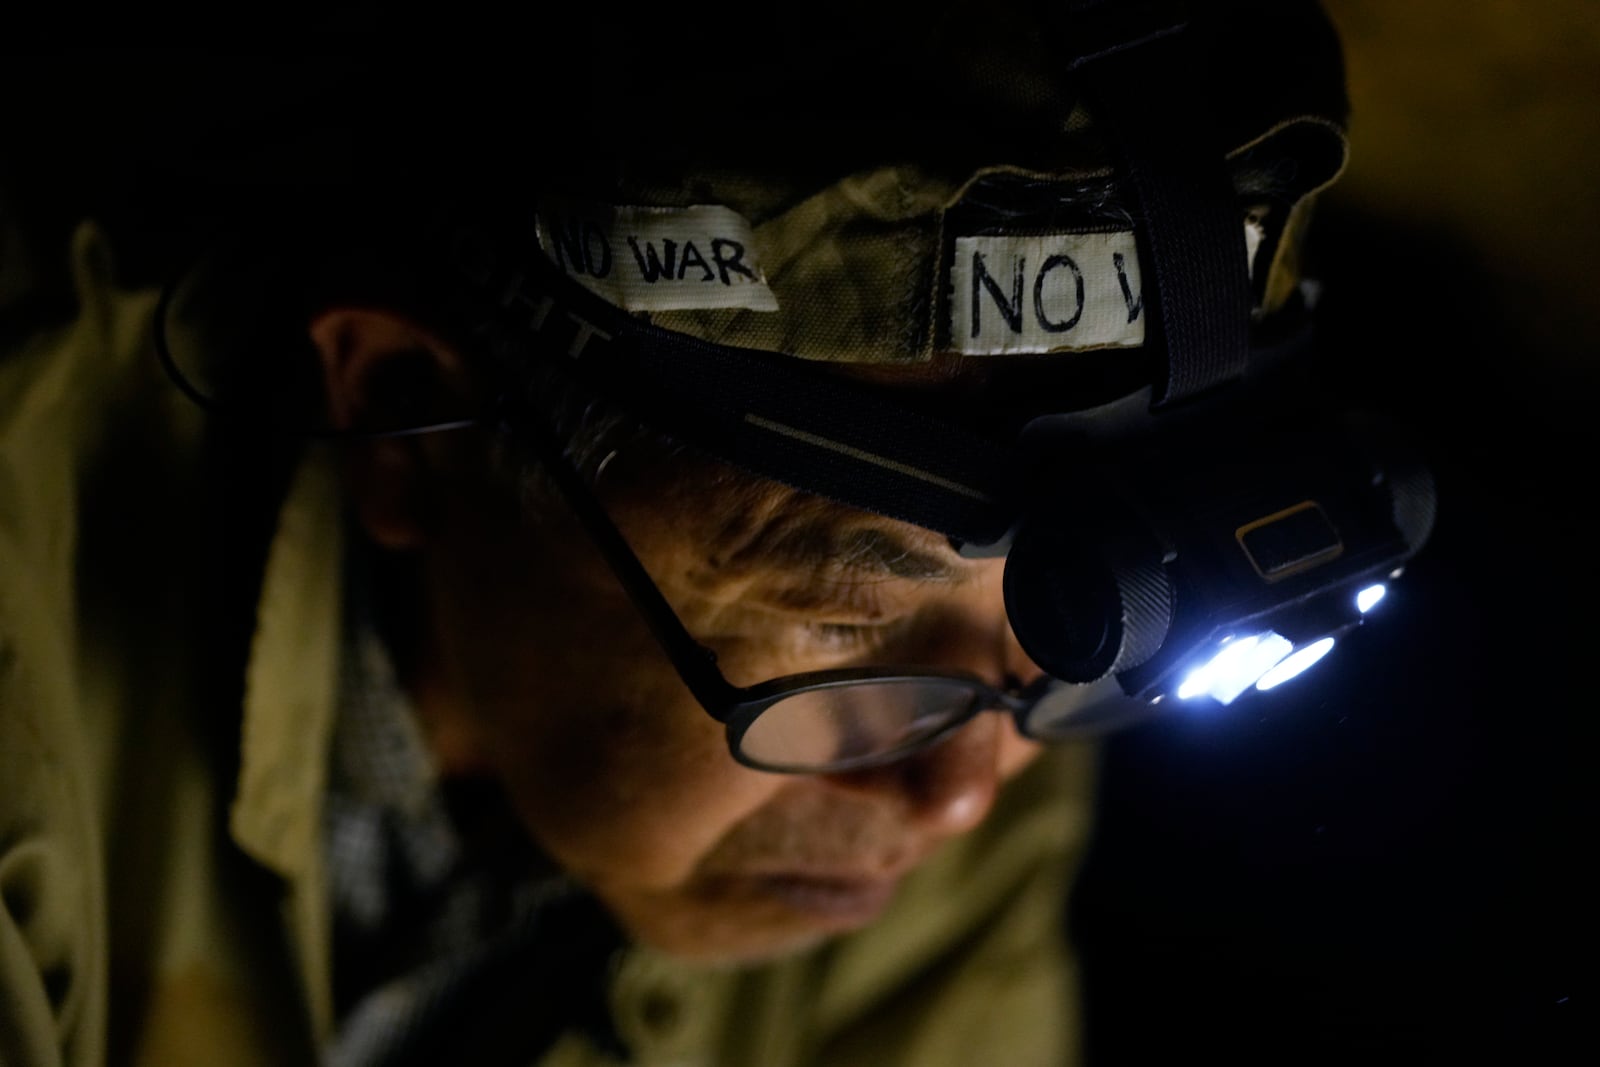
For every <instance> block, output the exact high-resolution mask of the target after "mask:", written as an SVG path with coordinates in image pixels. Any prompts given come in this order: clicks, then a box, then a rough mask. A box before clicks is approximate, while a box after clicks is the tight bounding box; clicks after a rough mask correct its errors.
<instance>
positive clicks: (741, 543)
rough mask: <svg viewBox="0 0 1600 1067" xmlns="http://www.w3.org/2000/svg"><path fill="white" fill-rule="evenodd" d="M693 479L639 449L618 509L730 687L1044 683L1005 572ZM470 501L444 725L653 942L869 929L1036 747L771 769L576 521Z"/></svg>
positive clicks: (788, 945) (973, 748)
mask: <svg viewBox="0 0 1600 1067" xmlns="http://www.w3.org/2000/svg"><path fill="white" fill-rule="evenodd" d="M687 464H688V461H685V460H682V459H678V460H659V461H648V462H635V461H634V460H632V459H631V458H630V457H629V456H628V455H626V454H624V455H623V456H620V457H618V458H617V459H616V461H615V462H613V463H612V464H611V465H610V466H609V467H608V468H607V470H606V473H605V475H604V477H603V479H602V482H601V485H600V495H601V497H602V499H603V501H604V502H605V504H606V507H607V509H608V510H609V512H610V513H611V515H612V517H613V519H614V520H615V521H616V522H617V524H618V525H619V526H620V527H621V529H622V531H623V533H624V535H625V536H626V537H627V539H628V540H629V542H630V544H631V545H632V547H633V548H634V550H635V551H636V553H637V554H638V555H639V557H640V559H641V560H642V562H643V563H644V565H645V567H646V568H647V569H648V571H649V573H650V575H651V576H652V578H653V579H654V581H655V582H656V583H657V585H658V586H659V587H660V588H661V590H662V592H663V593H664V594H665V596H666V597H667V599H668V601H669V602H670V603H671V604H672V606H673V608H674V609H675V610H676V611H677V612H678V614H679V615H680V617H681V618H682V619H683V621H684V623H685V624H686V625H687V627H688V628H689V630H690V632H691V633H692V634H694V635H695V637H697V638H698V639H699V640H700V641H702V642H703V643H705V644H706V645H708V646H709V647H711V648H712V649H714V650H715V651H716V653H717V656H718V663H719V666H720V667H721V669H722V671H723V673H724V674H725V675H726V676H727V677H728V678H729V680H730V681H732V682H734V683H736V684H740V685H744V684H751V683H754V682H758V681H763V680H765V679H768V678H772V677H776V676H779V675H784V674H789V673H793V672H797V671H805V670H814V669H819V668H827V667H838V666H847V665H857V664H861V665H869V664H883V665H888V664H896V665H899V664H906V663H913V664H919V665H927V666H935V667H941V668H947V669H958V670H966V671H970V672H973V673H976V674H978V675H980V676H982V677H985V678H988V679H990V680H992V681H996V682H998V681H1000V680H1001V679H1002V678H1003V677H1004V676H1005V675H1007V674H1010V675H1012V676H1015V677H1018V678H1022V679H1027V678H1031V677H1033V676H1035V675H1036V674H1037V669H1036V668H1034V667H1033V666H1032V665H1031V664H1030V663H1029V662H1028V661H1027V660H1026V658H1025V656H1024V655H1023V653H1022V652H1021V650H1020V649H1019V648H1018V647H1017V645H1016V642H1015V639H1014V638H1013V637H1012V635H1011V633H1010V630H1009V628H1008V627H1007V626H1006V623H1005V618H1004V611H1003V606H1002V601H1001V590H1000V579H1001V564H1000V562H999V561H994V560H989V561H969V560H963V559H961V558H959V557H958V556H957V555H956V554H955V553H954V552H952V551H951V550H950V548H949V547H948V545H947V544H946V543H945V542H944V540H943V539H942V538H940V537H938V536H936V535H933V534H930V533H928V532H927V531H924V530H919V529H917V528H916V527H912V526H908V525H906V524H903V523H896V522H893V521H890V520H886V519H882V518H879V517H876V516H872V515H868V514H865V513H862V512H858V511H853V510H849V509H846V508H843V507H840V506H838V505H835V504H832V503H829V502H826V501H822V500H820V499H818V498H816V497H813V496H809V495H806V494H802V493H799V492H796V491H794V490H791V489H788V488H786V487H783V486H780V485H778V484H776V483H771V482H756V483H753V484H752V482H751V481H749V480H733V481H729V480H726V479H723V478H720V477H719V476H718V471H719V470H721V468H718V467H716V466H715V465H711V464H706V465H704V466H701V465H699V464H698V463H696V464H694V465H692V466H691V465H687ZM451 494H452V496H451V498H450V499H449V501H448V502H447V505H446V506H444V507H442V508H440V509H439V514H440V515H441V517H442V518H441V521H440V524H439V526H438V527H437V529H436V530H434V531H433V532H432V533H431V534H430V537H429V539H428V541H427V543H426V545H425V547H424V549H423V552H424V559H425V560H426V564H425V571H426V575H427V585H426V588H427V594H426V601H427V608H426V615H427V626H428V633H429V636H430V637H431V642H430V645H431V647H432V649H433V650H434V651H433V653H432V655H431V656H430V659H431V660H432V663H431V665H430V666H429V667H428V668H427V671H426V679H427V680H426V682H425V684H423V685H422V686H421V689H420V694H419V702H420V703H421V704H422V706H423V707H424V716H425V719H427V720H428V721H429V725H430V726H432V727H433V728H434V729H435V730H437V731H439V732H440V736H451V737H454V738H456V739H457V741H456V742H452V743H451V746H452V747H453V748H454V750H455V751H457V752H458V753H460V752H465V753H467V754H468V755H467V757H466V758H465V760H462V761H458V762H461V763H463V764H466V765H470V767H471V769H472V770H473V771H476V772H480V773H484V772H486V773H489V774H492V775H493V776H494V777H496V778H497V779H498V780H499V781H500V782H501V784H502V785H503V786H504V787H505V788H506V790H507V791H508V793H509V795H510V797H511V800H512V803H513V806H514V807H515V809H516V813H517V815H518V816H519V818H520V820H521V821H522V823H523V824H524V826H525V827H526V828H527V830H528V832H529V833H530V834H531V835H532V836H533V838H534V839H535V840H536V841H537V842H538V843H539V844H540V845H541V846H542V847H543V848H544V849H545V850H546V851H547V852H548V853H549V854H550V855H551V856H552V857H553V858H554V859H555V860H556V861H557V862H558V863H559V864H560V865H561V866H562V867H563V868H565V869H566V870H567V871H569V872H570V873H572V874H573V875H574V876H576V877H577V878H578V879H580V880H581V881H583V882H585V883H586V884H588V885H589V886H590V887H592V888H593V890H594V891H595V892H596V893H597V894H598V895H599V896H600V897H601V898H602V899H603V900H604V901H605V902H606V904H607V905H608V906H609V907H610V908H611V909H612V910H613V911H614V912H615V914H616V915H617V916H618V917H619V918H620V919H621V920H622V921H623V923H624V924H625V925H626V926H627V927H628V928H629V929H630V930H631V931H632V932H633V933H634V934H635V935H636V936H638V937H639V938H640V939H642V940H644V941H646V942H648V943H650V944H653V945H655V946H657V947H659V948H662V949H665V950H667V951H670V952H674V953H678V954H681V955H685V956H693V957H698V958H707V959H719V960H725V959H750V958H760V957H765V956H769V955H772V954H775V953H778V952H782V951H785V950H789V949H793V948H797V947H802V946H804V945H807V944H810V943H813V942H815V941H816V940H818V939H820V938H822V937H825V936H827V935H830V934H835V933H839V932H842V931H845V930H848V929H851V928H854V927H856V926H859V925H861V924H863V923H865V922H867V921H869V920H871V919H872V918H873V917H874V916H875V915H876V914H877V913H878V912H879V911H880V910H881V909H882V908H883V907H884V906H885V905H886V904H887V903H888V901H889V899H890V898H891V896H892V894H893V893H894V890H895V886H896V884H897V882H898V881H899V879H900V878H901V877H902V876H904V875H905V874H906V873H907V872H908V871H910V870H911V869H912V868H913V867H915V866H916V865H917V864H918V863H919V862H921V861H922V860H923V859H925V858H926V857H927V856H928V855H929V854H930V853H931V852H932V851H933V850H934V849H936V848H937V847H938V846H939V845H940V843H941V842H943V841H945V840H947V839H948V838H950V837H951V836H953V835H955V834H959V833H961V832H963V831H965V830H968V829H970V828H971V827H973V826H974V825H976V824H977V823H978V822H980V821H981V820H982V819H983V818H984V816H985V815H986V814H987V812H988V811H989V808H990V805H991V803H992V802H993V799H994V796H995V790H996V788H997V787H998V786H999V784H1000V783H1001V782H1002V781H1004V779H1006V778H1007V777H1008V776H1010V775H1012V774H1014V773H1015V772H1016V771H1018V770H1019V769H1020V768H1021V767H1022V766H1023V765H1024V764H1025V763H1026V762H1027V761H1028V759H1029V758H1030V757H1031V755H1032V753H1033V746H1032V744H1031V743H1030V742H1028V741H1025V740H1024V739H1022V738H1021V737H1020V736H1018V735H1017V734H1016V732H1015V729H1014V726H1013V725H1012V722H1011V720H1010V718H1009V717H1006V716H1001V715H992V714H985V715H979V716H977V717H976V718H975V719H974V720H972V721H971V722H969V723H968V724H966V725H965V726H964V727H963V728H962V729H960V730H959V731H958V732H956V733H955V734H954V735H953V736H951V737H950V738H949V739H948V740H946V741H945V742H943V743H942V744H940V745H938V746H937V747H934V748H932V749H929V750H927V751H924V752H921V753H918V754H915V755H913V756H911V757H910V758H907V759H905V760H902V761H900V762H898V763H894V764H891V765H888V766H885V767H880V768H875V769H871V770H864V771H856V772H851V773H844V774H828V775H807V776H792V775H777V774H771V773H765V772H760V771H755V770H751V769H749V768H747V767H745V766H743V765H741V764H739V763H737V762H736V761H735V760H734V759H733V758H732V757H731V756H730V755H729V753H728V749H727V742H726V739H725V736H724V730H723V727H722V726H721V725H720V724H719V723H717V722H715V721H714V720H713V719H712V718H711V717H710V716H709V715H707V714H706V712H705V711H704V710H703V709H702V708H701V707H700V706H699V704H698V703H696V701H695V700H694V698H693V697H692V696H691V695H690V694H689V692H688V691H687V689H686V688H685V687H684V685H683V684H682V682H681V681H680V680H679V677H678V675H677V673H676V671H675V670H674V668H673V667H672V665H671V664H670V662H669V661H668V660H667V658H666V657H665V655H664V654H663V653H662V651H661V650H660V649H659V648H658V647H657V645H656V644H655V642H654V641H653V639H652V638H651V636H650V635H649V632H648V631H647V629H646V628H645V626H644V624H643V622H642V620H641V618H640V616H639V614H638V611H637V610H636V608H635V607H634V605H633V604H632V602H631V601H630V600H629V599H628V597H627V596H626V594H625V593H624V592H623V590H622V589H621V588H620V586H619V585H618V584H617V582H616V580H615V579H614V578H613V576H612V575H611V573H610V571H609V570H608V569H607V567H606V565H605V564H604V562H603V560H602V559H601V557H600V556H599V555H598V553H597V552H596V551H595V550H594V549H593V547H592V546H591V545H590V543H589V542H588V540H587V538H586V537H584V536H583V534H582V533H581V532H580V531H579V530H578V529H577V528H576V526H575V525H574V523H573V521H572V520H571V518H570V517H569V516H568V515H567V514H566V512H565V509H564V508H563V507H562V506H561V505H560V504H559V502H557V501H551V502H550V505H549V507H547V508H546V509H545V510H546V512H547V513H548V514H546V515H545V516H543V517H541V518H540V519H538V520H536V521H534V522H533V523H531V524H530V523H528V522H525V521H523V519H522V518H521V517H519V516H518V515H517V514H516V513H515V509H514V508H512V507H509V506H508V505H507V503H506V501H505V499H504V494H503V493H499V492H497V491H496V490H495V489H494V488H491V487H484V488H482V489H481V490H476V489H472V488H468V487H466V486H465V485H459V484H458V485H457V487H456V488H454V489H452V490H451ZM463 738H464V739H466V740H464V741H462V740H460V739H463Z"/></svg>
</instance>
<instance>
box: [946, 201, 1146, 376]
mask: <svg viewBox="0 0 1600 1067" xmlns="http://www.w3.org/2000/svg"><path fill="white" fill-rule="evenodd" d="M950 281H951V286H950V347H951V348H952V349H954V350H955V351H957V352H960V353H962V354H963V355H969V356H998V355H1008V354H1011V353H1026V352H1053V351H1057V350H1060V349H1085V348H1127V347H1134V346H1137V345H1140V344H1142V343H1143V342H1144V291H1143V289H1142V287H1141V284H1140V279H1139V253H1138V251H1137V250H1136V248H1135V246H1134V238H1133V233H1132V232H1131V231H1125V232H1121V233H1053V234H1043V235H1039V234H1033V235H1028V236H1019V235H1014V234H1006V235H998V236H988V237H958V238H956V240H955V262H954V263H953V264H952V265H951V270H950Z"/></svg>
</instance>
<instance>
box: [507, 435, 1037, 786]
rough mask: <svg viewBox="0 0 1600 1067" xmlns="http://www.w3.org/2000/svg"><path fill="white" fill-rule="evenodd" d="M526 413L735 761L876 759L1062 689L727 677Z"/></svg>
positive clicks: (786, 765)
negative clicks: (751, 681)
mask: <svg viewBox="0 0 1600 1067" xmlns="http://www.w3.org/2000/svg"><path fill="white" fill-rule="evenodd" d="M532 423H533V420H532V419H521V420H518V421H517V424H516V432H518V433H519V435H521V436H523V437H524V439H525V440H527V441H528V442H529V443H530V444H531V445H532V446H533V447H534V448H535V450H536V451H537V453H538V455H539V458H540V460H541V461H542V462H543V464H544V467H545V469H546V471H547V472H548V473H549V475H550V477H551V479H552V480H553V481H554V482H555V483H556V486H557V488H558V489H559V490H560V491H561V493H562V496H563V497H564V498H565V499H566V501H567V504H568V506H570V507H571V508H572V510H573V513H574V514H575V515H576V516H577V518H578V520H579V522H581V523H582V524H583V526H584V528H585V530H586V532H587V533H588V534H589V537H590V539H591V540H593V542H594V544H595V547H596V548H598V549H599V551H600V554H601V556H602V557H604V559H605V561H606V564H607V565H608V566H609V567H610V569H611V571H612V573H613V574H615V575H616V578H617V580H618V581H619V582H620V583H621V584H622V587H623V589H624V590H625V591H626V592H627V594H628V597H629V599H631V600H632V601H633V604H634V606H635V607H636V608H637V609H638V611H639V614H640V615H641V616H643V618H644V621H645V622H646V623H647V624H648V625H649V627H650V631H651V633H652V634H653V635H654V637H655V639H656V641H657V642H658V643H659V644H660V645H661V648H662V650H663V651H664V652H665V653H666V655H667V658H668V660H670V661H671V663H672V666H673V668H674V669H675V670H676V671H677V672H678V676H679V677H680V678H681V679H682V680H683V683H684V685H685V686H687V687H688V689H689V692H690V693H691V694H692V695H693V696H694V698H695V699H696V700H697V701H698V702H699V703H700V705H701V707H703V708H704V709H705V710H706V712H707V713H708V714H709V715H710V716H711V717H712V718H713V719H715V720H717V721H718V722H720V723H722V724H723V725H724V726H725V727H726V728H727V736H728V750H729V752H730V753H732V755H733V758H734V759H736V760H738V761H739V762H740V763H742V764H745V765H746V766H749V767H754V768H756V769H758V770H764V771H776V772H779V773H785V774H821V773H835V772H840V771H848V770H857V769H860V768H864V767H875V766H878V765H880V764H884V763H890V762H893V761H895V760H898V759H902V758H904V757H906V756H908V755H910V754H911V753H913V752H916V751H917V750H919V749H922V748H926V747H928V746H930V745H932V744H934V743H936V742H937V741H939V740H940V739H942V738H944V737H946V736H947V735H949V734H950V733H952V732H954V731H955V730H956V729H957V728H959V727H960V726H961V725H962V724H963V723H965V722H967V721H968V720H969V719H971V718H972V717H973V716H974V715H977V714H978V713H979V712H982V711H990V710H993V711H1008V712H1010V713H1012V714H1013V715H1015V716H1016V718H1017V720H1018V722H1019V723H1022V722H1024V721H1025V720H1026V719H1027V718H1028V714H1029V712H1030V711H1031V710H1032V709H1033V708H1034V706H1035V705H1036V704H1038V703H1039V702H1040V701H1041V700H1042V699H1043V698H1045V697H1046V696H1047V695H1048V694H1051V693H1055V692H1059V691H1060V690H1062V689H1065V688H1067V687H1065V686H1062V685H1061V683H1059V682H1057V681H1056V680H1055V679H1053V678H1050V677H1049V676H1042V677H1040V678H1039V679H1038V680H1036V681H1035V682H1033V683H1031V684H1030V685H1027V686H1024V687H1018V688H1016V689H1010V690H1006V689H999V688H997V687H995V686H992V685H990V684H988V683H987V682H984V681H983V680H982V679H979V678H976V677H974V676H972V675H968V674H955V673H949V672H940V671H932V670H928V671H924V670H915V669H906V668H875V667H850V668H840V669H835V670H822V671H807V672H805V673H802V674H790V675H785V676H783V677H781V678H774V679H772V680H770V681H766V682H762V683H760V684H758V685H753V686H736V685H734V684H733V683H731V682H729V681H728V680H727V678H725V677H724V676H723V674H722V671H721V670H720V669H719V668H718V667H717V662H716V661H717V657H716V653H715V652H713V651H712V650H711V649H709V648H707V647H705V646H704V645H702V644H700V643H699V642H698V641H696V640H695V639H694V637H693V636H692V635H691V634H690V633H689V631H688V630H687V629H686V628H685V627H684V625H683V622H682V621H681V620H680V619H679V618H678V616H677V613H676V612H674V611H673V610H672V606H671V605H670V604H668V603H667V600H666V597H664V596H663V595H662V593H661V590H660V588H658V587H657V586H656V584H655V582H654V581H653V580H652V579H651V578H650V575H649V573H648V572H647V571H646V570H645V568H644V565H643V564H642V563H640V561H639V557H638V556H637V555H635V554H634V552H633V549H632V548H630V547H629V546H628V543H627V541H626V539H624V538H623V536H622V533H621V531H619V530H618V529H617V527H616V525H615V524H614V523H613V522H612V521H611V519H610V517H609V516H608V515H607V514H606V512H605V509H604V508H603V507H601V505H600V502H599V500H598V499H597V498H596V497H595V495H594V493H593V492H592V491H591V490H590V488H589V486H588V483H587V482H586V481H585V480H584V478H583V476H582V475H581V474H579V472H578V470H577V468H576V467H575V466H574V465H573V463H572V460H571V459H570V458H569V457H568V456H567V453H566V450H565V449H564V448H563V447H562V446H561V444H560V443H559V442H558V441H557V440H556V438H555V435H554V434H553V433H551V432H550V430H549V429H548V428H547V427H545V426H543V425H542V424H538V425H535V424H532Z"/></svg>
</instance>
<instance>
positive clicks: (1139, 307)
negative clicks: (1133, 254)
mask: <svg viewBox="0 0 1600 1067" xmlns="http://www.w3.org/2000/svg"><path fill="white" fill-rule="evenodd" d="M1111 262H1112V263H1113V264H1115V265H1116V268H1117V281H1118V283H1120V284H1121V286H1122V302H1123V303H1124V304H1126V305H1128V321H1129V322H1132V321H1133V320H1134V319H1137V318H1138V317H1139V312H1141V311H1143V310H1144V292H1143V291H1142V290H1141V291H1140V293H1139V296H1138V298H1137V299H1135V297H1134V295H1133V289H1132V287H1131V286H1129V285H1128V271H1127V266H1128V261H1127V260H1125V259H1123V258H1122V253H1121V252H1113V253H1111Z"/></svg>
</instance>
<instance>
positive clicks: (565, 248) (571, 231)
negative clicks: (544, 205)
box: [550, 215, 585, 274]
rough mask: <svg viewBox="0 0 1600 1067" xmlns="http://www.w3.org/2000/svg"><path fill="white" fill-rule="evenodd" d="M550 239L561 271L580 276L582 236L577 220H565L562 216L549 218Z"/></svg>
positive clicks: (582, 271) (581, 269)
mask: <svg viewBox="0 0 1600 1067" xmlns="http://www.w3.org/2000/svg"><path fill="white" fill-rule="evenodd" d="M550 238H551V243H552V244H554V245H555V248H554V249H553V251H554V252H555V254H556V264H557V265H558V266H560V267H561V268H562V269H563V270H566V271H569V272H572V273H575V274H582V273H584V269H585V268H584V265H583V234H582V231H581V230H580V224H579V220H577V219H573V218H567V217H566V216H564V215H551V216H550Z"/></svg>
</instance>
